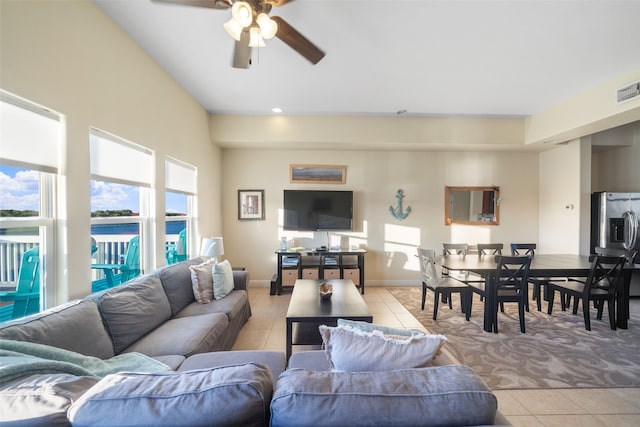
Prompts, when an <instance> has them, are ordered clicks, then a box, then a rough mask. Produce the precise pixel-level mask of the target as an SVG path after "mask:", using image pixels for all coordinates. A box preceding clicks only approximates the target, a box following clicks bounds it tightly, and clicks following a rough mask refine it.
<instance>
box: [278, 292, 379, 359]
mask: <svg viewBox="0 0 640 427" xmlns="http://www.w3.org/2000/svg"><path fill="white" fill-rule="evenodd" d="M322 282H328V283H331V284H332V285H333V295H332V296H331V298H330V299H328V300H323V299H321V298H320V293H319V292H318V288H319V286H320V283H322ZM339 318H341V319H348V320H361V321H365V322H373V316H372V315H371V312H370V311H369V307H367V304H366V303H365V302H364V299H362V296H361V295H360V293H359V292H358V288H356V286H355V285H354V284H353V281H352V280H349V279H347V280H305V279H298V280H296V283H295V285H294V286H293V293H292V294H291V300H290V301H289V309H288V310H287V361H288V360H289V357H290V356H291V349H292V346H294V345H317V344H322V338H321V337H320V332H319V331H318V325H321V324H324V325H328V326H335V325H336V324H337V323H338V319H339ZM294 323H295V328H294Z"/></svg>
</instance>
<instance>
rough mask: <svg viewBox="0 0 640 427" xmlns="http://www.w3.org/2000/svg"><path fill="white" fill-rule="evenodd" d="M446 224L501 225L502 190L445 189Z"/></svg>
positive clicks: (477, 188) (493, 188)
mask: <svg viewBox="0 0 640 427" xmlns="http://www.w3.org/2000/svg"><path fill="white" fill-rule="evenodd" d="M444 223H445V225H451V224H476V225H498V224H500V188H499V187H444Z"/></svg>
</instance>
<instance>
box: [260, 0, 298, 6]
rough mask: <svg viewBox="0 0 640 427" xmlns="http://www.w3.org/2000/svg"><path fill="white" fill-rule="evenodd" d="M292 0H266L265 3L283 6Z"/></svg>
mask: <svg viewBox="0 0 640 427" xmlns="http://www.w3.org/2000/svg"><path fill="white" fill-rule="evenodd" d="M292 1H293V0H266V2H267V3H269V4H271V5H273V6H283V5H285V4H287V3H289V2H292Z"/></svg>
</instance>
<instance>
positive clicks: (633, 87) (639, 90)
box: [618, 81, 640, 102]
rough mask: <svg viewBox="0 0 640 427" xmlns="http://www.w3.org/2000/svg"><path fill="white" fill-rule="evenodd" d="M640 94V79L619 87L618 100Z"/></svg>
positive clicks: (622, 100)
mask: <svg viewBox="0 0 640 427" xmlns="http://www.w3.org/2000/svg"><path fill="white" fill-rule="evenodd" d="M638 95H640V81H638V82H635V83H631V84H630V85H629V86H626V87H623V88H621V89H618V102H624V101H628V100H630V99H631V98H635V97H636V96H638Z"/></svg>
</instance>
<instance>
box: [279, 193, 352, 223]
mask: <svg viewBox="0 0 640 427" xmlns="http://www.w3.org/2000/svg"><path fill="white" fill-rule="evenodd" d="M352 224H353V191H320V190H284V224H283V227H284V229H285V230H296V231H321V230H327V231H331V230H333V231H344V230H351V229H352Z"/></svg>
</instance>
